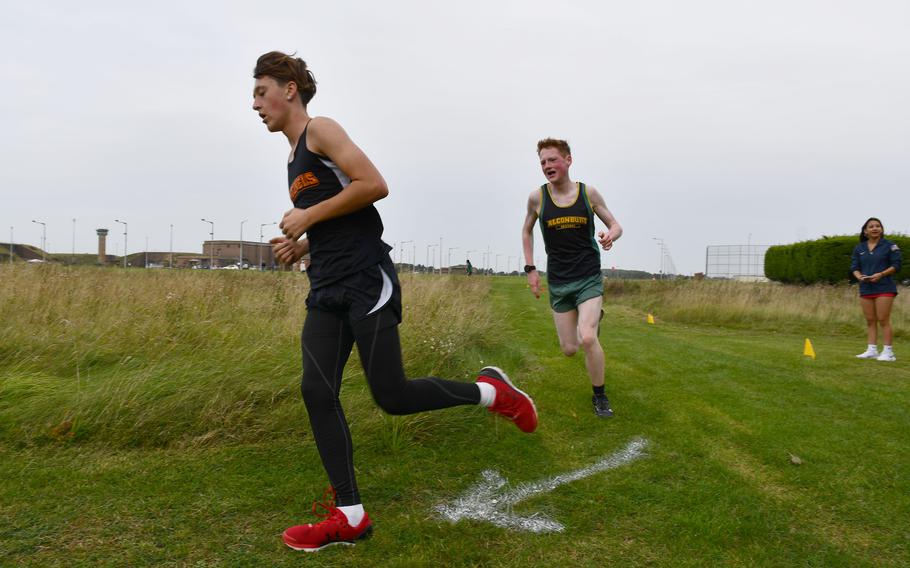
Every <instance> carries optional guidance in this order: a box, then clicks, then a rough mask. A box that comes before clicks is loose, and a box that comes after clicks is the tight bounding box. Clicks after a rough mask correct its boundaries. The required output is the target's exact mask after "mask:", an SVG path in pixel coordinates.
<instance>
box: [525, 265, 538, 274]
mask: <svg viewBox="0 0 910 568" xmlns="http://www.w3.org/2000/svg"><path fill="white" fill-rule="evenodd" d="M532 270H537V267H536V266H534V265H533V264H526V265H525V274H529V273H530V272H531V271H532Z"/></svg>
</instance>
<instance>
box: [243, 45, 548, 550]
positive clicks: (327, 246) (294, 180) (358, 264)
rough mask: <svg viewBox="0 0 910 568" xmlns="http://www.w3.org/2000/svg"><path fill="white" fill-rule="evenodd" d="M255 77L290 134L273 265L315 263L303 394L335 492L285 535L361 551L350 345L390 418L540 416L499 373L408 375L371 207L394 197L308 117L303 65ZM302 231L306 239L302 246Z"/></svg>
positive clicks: (292, 63)
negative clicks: (459, 410) (349, 406)
mask: <svg viewBox="0 0 910 568" xmlns="http://www.w3.org/2000/svg"><path fill="white" fill-rule="evenodd" d="M253 76H254V77H255V79H256V82H255V86H254V88H253V110H255V111H256V112H257V113H258V114H259V117H260V118H261V119H262V122H263V123H265V125H266V127H267V128H268V129H269V131H270V132H281V133H283V134H284V135H285V136H287V139H288V142H289V143H290V145H291V152H290V155H289V156H288V160H287V169H288V186H289V191H290V198H291V202H292V203H293V204H294V207H293V209H290V210H289V211H288V212H287V213H285V214H284V218H283V219H282V221H281V223H280V228H281V230H282V232H283V233H284V236H282V237H277V238H274V239H272V240H271V243H272V246H273V250H274V252H275V257H276V258H277V259H278V260H279V261H280V262H281V263H283V264H292V263H294V262H296V261H298V260H299V259H300V258H301V257H302V256H304V255H307V254H308V255H310V257H311V263H310V265H309V266H308V269H307V275H308V276H309V279H310V293H309V296H308V297H307V299H306V306H307V316H306V321H305V323H304V325H303V332H302V334H301V348H302V352H303V378H302V381H301V390H302V393H303V399H304V402H305V404H306V408H307V413H308V414H309V419H310V426H311V429H312V433H313V438H314V439H315V441H316V447H317V449H318V451H319V455H320V457H321V458H322V463H323V466H324V467H325V470H326V473H327V474H328V477H329V481H330V482H331V487H330V488H329V490H327V491H326V494H327V499H326V500H325V502H323V503H317V504H314V507H313V510H314V512H315V511H316V507H317V505H318V506H320V507H321V508H322V513H321V514H319V516H320V517H323V520H322V521H321V522H318V523H316V524H305V525H298V526H294V527H291V528H289V529H287V530H286V531H284V535H283V538H284V542H285V544H287V545H288V546H289V547H291V548H294V549H296V550H305V551H316V550H320V549H322V548H323V547H325V546H328V545H331V544H339V543H340V544H354V541H356V540H358V539H362V538H366V537H367V536H369V535H370V533H371V531H372V521H371V520H370V517H369V515H367V513H366V512H365V510H364V507H363V504H362V502H361V498H360V493H359V492H358V489H357V482H356V479H355V475H354V472H355V468H354V459H353V454H354V449H353V440H352V439H351V434H350V431H349V430H348V424H347V420H346V418H345V415H344V411H343V410H342V407H341V402H340V400H339V393H340V391H341V377H342V372H343V370H344V366H345V363H346V362H347V360H348V357H349V356H350V354H351V348H352V346H353V345H354V343H356V344H357V349H358V352H359V353H360V362H361V365H363V370H364V372H365V374H366V379H367V382H368V384H369V387H370V391H371V393H372V395H373V398H374V399H375V400H376V403H377V404H378V405H379V406H380V407H381V408H382V409H383V410H384V411H386V412H388V413H390V414H411V413H415V412H422V411H425V410H437V409H441V408H448V407H452V406H458V405H471V404H473V405H476V404H479V405H482V406H486V407H488V408H489V410H490V411H491V412H495V413H498V414H500V415H502V416H504V417H506V418H507V419H509V420H511V421H513V422H514V423H515V424H516V425H517V426H518V428H520V429H521V430H523V431H525V432H533V431H534V430H535V428H536V427H537V411H536V410H535V408H534V403H533V401H532V400H531V398H530V397H529V396H528V395H527V394H525V393H524V392H522V391H520V390H518V389H517V388H515V386H514V385H513V384H512V383H511V382H510V381H509V378H508V377H507V376H506V374H505V373H504V372H502V371H501V370H500V369H498V368H496V367H484V368H483V369H481V370H480V372H479V373H478V377H477V382H474V383H464V382H457V381H449V380H444V379H439V378H436V377H427V378H422V379H416V380H407V379H406V378H405V373H404V368H403V367H402V361H401V345H400V342H399V337H398V324H399V323H401V288H400V286H399V282H398V277H397V275H396V273H395V266H394V264H393V263H392V259H391V258H390V257H389V251H390V250H391V247H390V246H388V245H387V244H386V243H384V242H383V241H382V239H381V237H382V231H383V226H382V220H381V219H380V217H379V213H378V212H377V210H376V208H375V207H374V206H373V203H374V202H376V201H378V200H380V199H382V198H384V197H385V196H386V195H388V193H389V190H388V188H387V187H386V183H385V180H383V178H382V175H380V173H379V171H378V170H377V169H376V167H375V166H374V165H373V163H372V162H371V161H370V159H369V158H367V156H366V155H365V154H364V153H363V152H362V151H361V150H360V148H358V147H357V146H356V145H355V144H354V142H352V141H351V139H350V138H348V135H347V134H346V133H345V131H344V130H343V129H342V128H341V126H340V125H339V124H338V123H336V122H335V121H333V120H332V119H330V118H324V117H311V116H310V115H309V113H308V111H307V105H308V103H309V102H310V99H311V98H312V97H313V95H314V94H315V93H316V81H315V79H314V77H313V74H312V73H311V72H310V70H309V69H307V65H306V63H305V62H304V61H303V60H302V59H300V58H295V57H293V56H290V55H286V54H284V53H279V52H274V51H273V52H270V53H266V54H265V55H263V56H261V57H260V58H259V60H258V61H257V62H256V68H255V70H254V72H253ZM304 233H306V235H307V238H303V239H301V237H302V236H303V235H304ZM361 467H362V468H363V471H369V470H370V468H369V467H363V466H361Z"/></svg>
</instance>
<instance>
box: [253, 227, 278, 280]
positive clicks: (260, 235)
mask: <svg viewBox="0 0 910 568" xmlns="http://www.w3.org/2000/svg"><path fill="white" fill-rule="evenodd" d="M277 224H278V222H277V221H276V222H274V223H262V224H260V225H259V267H258V268H259V270H262V228H263V227H268V226H269V225H277Z"/></svg>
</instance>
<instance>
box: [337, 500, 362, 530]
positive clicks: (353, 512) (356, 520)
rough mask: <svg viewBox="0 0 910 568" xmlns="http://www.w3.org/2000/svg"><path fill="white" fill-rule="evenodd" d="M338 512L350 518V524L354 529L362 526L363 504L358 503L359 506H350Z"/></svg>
mask: <svg viewBox="0 0 910 568" xmlns="http://www.w3.org/2000/svg"><path fill="white" fill-rule="evenodd" d="M338 510H339V511H341V512H342V513H344V516H345V517H347V518H348V524H349V525H351V526H352V527H356V526H357V525H359V524H360V521H362V520H363V513H364V511H363V504H362V503H358V504H357V505H348V506H346V507H338Z"/></svg>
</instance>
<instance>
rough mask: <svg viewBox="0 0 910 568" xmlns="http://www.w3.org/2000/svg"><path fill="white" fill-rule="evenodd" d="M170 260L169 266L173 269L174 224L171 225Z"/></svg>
mask: <svg viewBox="0 0 910 568" xmlns="http://www.w3.org/2000/svg"><path fill="white" fill-rule="evenodd" d="M169 250H170V260H169V264H170V267H171V268H174V224H173V223H171V244H170V249H169Z"/></svg>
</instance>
